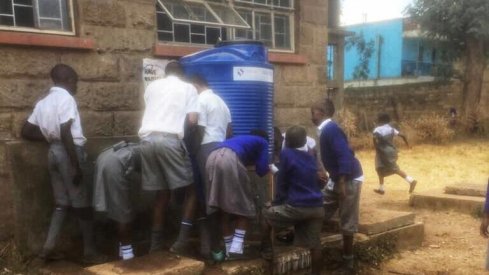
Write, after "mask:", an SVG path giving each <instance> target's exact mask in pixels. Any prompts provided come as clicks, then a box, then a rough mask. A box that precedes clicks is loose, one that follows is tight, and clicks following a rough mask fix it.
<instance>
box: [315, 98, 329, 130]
mask: <svg viewBox="0 0 489 275" xmlns="http://www.w3.org/2000/svg"><path fill="white" fill-rule="evenodd" d="M334 113H335V107H334V103H333V101H332V100H331V99H326V100H325V101H324V102H320V103H315V104H314V105H312V106H311V120H312V123H314V125H316V126H319V125H320V124H321V122H323V121H324V120H325V119H328V118H331V117H333V116H334Z"/></svg>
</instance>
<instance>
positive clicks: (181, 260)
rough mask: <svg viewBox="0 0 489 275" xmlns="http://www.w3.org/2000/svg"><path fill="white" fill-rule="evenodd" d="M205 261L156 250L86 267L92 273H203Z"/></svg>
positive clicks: (102, 274) (152, 274) (101, 274)
mask: <svg viewBox="0 0 489 275" xmlns="http://www.w3.org/2000/svg"><path fill="white" fill-rule="evenodd" d="M204 267H205V264H204V262H201V261H197V260H194V259H190V258H186V257H181V256H177V255H174V254H170V253H168V252H156V253H151V254H148V255H145V256H141V257H136V258H134V259H131V260H128V261H116V262H110V263H105V264H101V265H95V266H91V267H87V268H85V270H86V271H88V272H90V273H91V274H99V275H118V274H124V275H137V274H141V275H142V274H151V275H169V274H183V275H185V274H189V275H190V274H192V275H193V274H201V273H202V272H203V270H204Z"/></svg>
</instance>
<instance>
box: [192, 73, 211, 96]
mask: <svg viewBox="0 0 489 275" xmlns="http://www.w3.org/2000/svg"><path fill="white" fill-rule="evenodd" d="M190 82H192V84H193V85H194V86H195V88H196V89H197V91H199V93H200V92H202V91H204V90H206V89H208V88H209V83H208V82H207V80H206V79H205V78H204V77H203V76H201V75H198V74H196V75H193V76H192V77H191V78H190Z"/></svg>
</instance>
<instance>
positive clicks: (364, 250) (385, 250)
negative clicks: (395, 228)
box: [355, 235, 397, 267]
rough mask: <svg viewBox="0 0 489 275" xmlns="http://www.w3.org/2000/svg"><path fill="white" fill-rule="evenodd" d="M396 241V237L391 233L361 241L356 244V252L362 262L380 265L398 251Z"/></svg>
mask: <svg viewBox="0 0 489 275" xmlns="http://www.w3.org/2000/svg"><path fill="white" fill-rule="evenodd" d="M396 242H397V240H396V238H395V237H394V236H389V235H388V236H384V237H382V238H378V239H376V240H374V241H368V242H361V243H358V244H357V245H355V254H356V256H357V259H358V260H359V261H360V262H362V263H364V264H367V265H373V266H376V267H378V266H379V265H380V264H381V263H382V261H384V260H386V259H390V258H392V255H393V254H394V253H395V252H396V251H397V250H396Z"/></svg>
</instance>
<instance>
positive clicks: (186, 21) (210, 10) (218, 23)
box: [157, 0, 251, 29]
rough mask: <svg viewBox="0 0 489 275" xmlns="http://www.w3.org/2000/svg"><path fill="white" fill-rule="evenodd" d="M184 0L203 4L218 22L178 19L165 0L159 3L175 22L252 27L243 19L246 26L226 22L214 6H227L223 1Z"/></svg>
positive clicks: (184, 0)
mask: <svg viewBox="0 0 489 275" xmlns="http://www.w3.org/2000/svg"><path fill="white" fill-rule="evenodd" d="M180 1H182V2H188V3H198V4H202V5H203V6H204V7H205V8H206V10H207V11H209V12H210V13H211V14H212V16H214V18H215V19H217V22H210V21H202V20H192V19H178V18H175V17H174V15H173V14H172V13H171V12H170V11H169V10H168V9H167V7H166V6H165V4H164V3H163V2H164V0H157V4H158V5H159V6H160V7H161V9H163V11H164V12H165V13H166V14H167V15H168V17H170V19H171V20H172V21H173V22H174V23H175V22H176V23H188V24H196V25H205V26H207V25H208V26H215V27H223V28H233V29H234V28H243V29H249V28H251V26H250V25H248V23H247V22H246V20H242V21H243V23H245V24H246V26H243V25H235V24H229V23H225V22H224V21H223V20H222V19H221V17H220V16H219V15H218V14H217V13H216V11H214V9H213V8H212V5H216V6H223V7H225V6H226V5H224V4H221V3H217V2H215V3H214V2H213V3H211V4H209V3H208V2H207V1H204V0H180ZM227 7H229V8H231V11H232V12H234V13H235V14H236V15H237V16H239V17H241V16H240V15H239V13H238V12H237V11H236V10H235V9H234V7H233V6H232V5H228V6H227ZM241 19H242V18H241Z"/></svg>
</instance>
